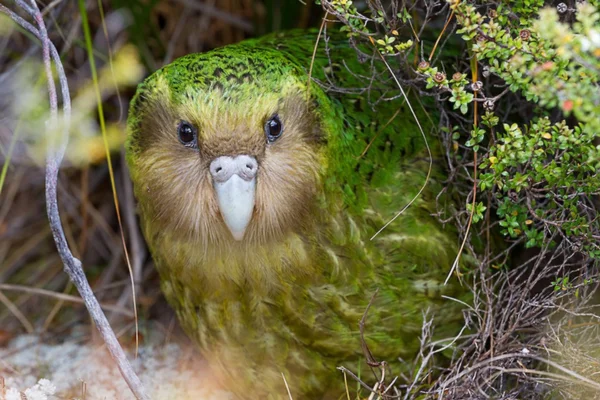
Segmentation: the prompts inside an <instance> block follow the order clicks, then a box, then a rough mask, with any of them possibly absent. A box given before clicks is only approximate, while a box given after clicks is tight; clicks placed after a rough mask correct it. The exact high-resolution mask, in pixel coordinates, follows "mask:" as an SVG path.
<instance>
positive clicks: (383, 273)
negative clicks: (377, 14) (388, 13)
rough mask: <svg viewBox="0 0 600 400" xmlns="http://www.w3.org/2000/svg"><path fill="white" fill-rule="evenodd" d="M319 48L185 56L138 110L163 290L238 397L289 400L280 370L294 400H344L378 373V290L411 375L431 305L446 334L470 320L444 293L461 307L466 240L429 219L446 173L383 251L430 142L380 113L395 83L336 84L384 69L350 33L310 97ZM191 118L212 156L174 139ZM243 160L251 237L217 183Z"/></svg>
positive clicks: (251, 47)
mask: <svg viewBox="0 0 600 400" xmlns="http://www.w3.org/2000/svg"><path fill="white" fill-rule="evenodd" d="M315 39H316V33H315V32H309V33H306V32H291V33H288V34H284V35H271V36H267V37H265V38H262V39H256V40H248V41H245V42H242V43H240V44H237V45H232V46H227V47H225V48H222V49H218V50H215V51H212V52H208V53H205V54H192V55H188V56H185V57H182V58H180V59H178V60H176V61H174V62H173V63H172V64H170V65H168V66H166V67H164V68H162V69H161V70H159V71H157V72H156V73H154V74H153V75H152V76H150V77H149V78H148V79H147V80H146V81H145V82H144V83H142V84H141V85H140V86H139V88H138V93H137V94H136V97H135V99H134V101H133V102H132V106H131V111H130V116H129V127H130V133H129V138H128V144H127V151H128V162H129V166H130V169H131V175H132V179H133V182H134V185H135V192H136V196H137V198H138V201H139V207H140V213H141V219H142V226H143V231H144V234H145V237H146V239H147V241H148V244H149V246H150V249H151V251H152V254H153V257H154V259H155V262H156V266H157V269H158V271H159V273H160V275H161V278H162V288H163V291H164V293H165V295H166V297H167V299H168V300H169V302H170V303H171V304H172V306H173V307H174V308H175V310H176V312H177V314H178V316H179V319H180V321H181V324H182V326H183V327H184V329H185V330H186V331H187V333H188V334H189V335H190V336H191V337H192V338H193V339H194V340H195V341H196V342H197V343H198V344H199V345H200V349H201V351H202V353H203V354H204V355H205V356H206V357H207V359H208V360H209V362H210V363H211V365H212V367H213V369H214V370H215V372H216V374H217V375H218V376H219V377H220V378H221V379H222V382H223V384H224V385H225V387H226V388H227V389H229V390H232V391H233V392H235V393H236V394H237V395H238V396H240V397H241V398H249V399H257V398H273V399H279V398H282V399H283V398H287V392H286V389H285V386H284V381H283V379H282V377H281V374H282V373H283V374H284V375H285V377H286V379H287V382H288V383H289V385H290V387H291V390H292V394H293V396H294V399H318V398H321V397H322V396H334V397H337V396H338V395H339V394H340V393H342V390H343V377H342V376H341V373H340V372H339V371H337V370H336V367H337V366H341V365H344V366H346V367H349V368H351V369H354V370H355V371H358V370H363V371H365V370H366V368H367V366H366V364H365V362H364V356H363V352H362V347H361V341H360V335H359V320H360V319H361V317H362V315H363V313H364V312H365V309H366V307H367V304H368V303H369V301H370V299H371V297H372V296H373V294H374V293H375V291H376V290H379V292H378V294H377V296H376V297H375V300H374V302H373V305H372V307H371V309H370V311H369V314H368V318H367V323H366V331H365V338H366V342H367V344H368V346H369V348H370V350H371V352H372V353H373V355H374V356H375V358H376V359H378V360H386V361H388V362H389V363H391V364H392V366H393V367H394V368H396V369H395V370H396V371H397V370H398V368H405V369H406V368H409V366H408V367H407V366H406V365H405V366H403V367H402V366H401V365H400V363H399V362H398V361H397V360H398V357H402V358H404V359H405V360H409V361H410V360H412V359H413V357H414V356H415V354H416V351H417V350H418V348H419V336H420V334H421V324H422V315H423V312H424V311H425V310H426V309H430V311H431V312H432V314H433V316H434V317H435V325H436V333H437V336H444V335H447V334H448V335H449V334H451V333H453V332H455V331H456V328H457V326H458V322H459V320H460V317H461V313H460V307H459V305H458V304H457V303H456V302H453V301H450V300H445V299H443V298H442V297H441V295H442V294H443V293H444V294H449V295H456V293H455V292H453V291H455V290H456V288H454V287H452V286H451V285H449V286H443V285H442V282H443V279H444V278H445V276H446V274H447V273H448V271H449V269H450V268H451V265H452V262H453V260H454V257H455V256H456V251H457V247H458V237H457V235H456V232H455V231H454V230H453V229H452V228H451V227H450V226H442V225H441V224H440V223H439V222H438V221H437V220H436V218H435V217H433V216H432V215H431V214H433V213H435V212H436V199H435V196H436V195H437V194H438V193H439V191H440V188H441V183H442V180H443V177H444V175H443V173H442V171H441V167H440V165H437V163H434V166H433V171H432V174H431V179H430V182H429V183H428V185H427V188H426V190H425V191H424V192H423V193H422V194H421V196H420V197H419V198H418V200H416V201H415V202H414V203H413V204H412V205H411V206H410V207H409V208H408V209H407V210H406V211H405V212H404V214H403V215H402V216H401V217H400V218H398V219H397V220H396V221H395V222H394V223H393V224H391V225H390V226H389V227H388V228H387V229H386V230H384V231H383V232H382V233H381V234H380V235H379V236H377V238H376V239H374V240H373V241H371V240H370V238H371V236H372V235H373V234H374V233H375V232H376V231H377V230H378V229H379V228H380V227H381V226H383V224H384V223H385V222H387V221H388V220H389V219H390V218H391V217H393V216H394V214H395V213H396V212H398V211H399V210H400V209H402V208H403V207H404V206H405V205H406V204H407V203H408V202H410V201H411V200H412V199H413V197H414V196H415V195H416V194H417V192H418V191H419V189H420V188H421V186H422V185H423V184H424V182H425V178H426V175H427V171H428V168H429V163H428V158H427V153H426V152H425V151H424V149H425V146H424V141H423V138H422V136H421V133H420V132H419V130H418V128H417V125H416V123H415V121H414V120H413V117H412V116H411V114H410V113H409V111H408V109H407V108H406V106H405V105H403V101H402V100H401V99H400V100H396V101H390V102H379V104H378V105H377V106H376V107H375V109H374V108H373V107H372V106H371V104H370V103H375V102H377V100H378V99H379V97H380V96H382V95H385V91H382V88H381V87H379V88H378V87H377V86H376V85H374V86H373V87H372V89H371V90H370V91H362V92H358V91H356V90H354V93H350V94H340V93H336V92H334V91H328V90H327V88H328V87H330V86H331V85H332V84H335V85H336V86H341V87H344V88H346V89H352V88H355V89H356V88H360V87H363V86H365V77H367V78H368V77H369V76H370V75H371V70H370V68H371V64H370V63H362V64H361V63H360V62H358V60H357V56H356V53H355V51H354V50H353V49H351V48H349V46H348V45H347V43H346V41H345V40H344V39H340V40H338V41H335V40H334V39H331V40H330V41H329V42H328V44H327V47H328V50H327V51H329V54H330V58H331V61H332V62H333V64H331V65H330V63H329V60H328V58H327V56H326V54H327V52H326V51H325V49H324V44H323V43H321V46H320V50H319V51H318V52H317V58H316V60H315V63H314V66H313V81H312V82H311V84H310V89H309V90H307V85H308V82H309V79H308V69H309V67H310V63H311V55H312V51H313V46H314V43H315ZM376 68H379V71H380V72H382V73H384V72H385V69H384V68H382V66H376ZM350 71H352V72H350ZM317 81H318V82H317ZM390 85H392V83H390ZM383 89H385V88H383ZM390 89H391V90H390V93H392V92H394V93H395V91H394V90H393V89H394V88H393V86H390ZM308 91H309V92H310V93H307V92H308ZM348 91H349V92H353V91H352V90H348ZM398 108H400V110H401V111H400V112H399V114H398V115H397V117H396V118H395V119H394V120H393V122H391V123H389V124H387V122H388V120H390V118H391V117H392V116H393V115H394V113H395V112H396V111H397V110H398ZM274 112H276V113H278V114H279V115H280V116H281V118H282V121H283V126H284V131H283V134H282V137H281V139H280V140H279V141H277V142H274V143H272V144H271V143H267V141H266V140H265V139H264V135H265V134H264V129H263V128H264V122H265V120H266V118H268V117H269V116H270V115H272V114H273V113H274ZM180 120H185V121H190V122H191V123H192V124H193V125H194V126H196V127H197V129H198V142H199V145H198V149H190V148H185V147H184V146H182V144H181V143H180V142H179V140H178V139H177V124H178V123H179V122H180ZM424 120H425V118H423V120H422V121H421V122H422V123H424ZM371 140H373V143H372V144H371V145H370V147H369V149H368V151H367V152H366V153H365V154H364V155H363V156H362V157H361V154H362V153H363V151H364V150H365V148H366V146H367V145H368V143H369V142H370V141H371ZM429 140H430V145H432V146H433V147H434V148H435V147H436V146H435V141H434V140H433V139H431V138H429ZM238 154H251V155H252V156H253V157H256V159H257V161H258V165H259V167H258V175H257V183H256V185H257V186H256V191H257V192H256V193H257V194H256V207H255V211H254V215H253V217H252V218H253V219H252V220H251V222H250V225H249V228H248V231H247V233H246V236H245V237H244V240H242V241H235V240H233V239H231V236H230V235H229V232H228V231H227V229H226V228H225V227H224V224H223V222H222V220H221V219H220V215H219V213H218V209H217V208H216V206H215V201H214V196H215V195H214V193H213V191H212V187H211V180H210V175H209V173H208V172H207V168H208V167H207V166H208V163H210V161H211V160H212V159H214V158H215V157H218V156H221V155H231V156H234V155H238ZM367 380H368V378H367Z"/></svg>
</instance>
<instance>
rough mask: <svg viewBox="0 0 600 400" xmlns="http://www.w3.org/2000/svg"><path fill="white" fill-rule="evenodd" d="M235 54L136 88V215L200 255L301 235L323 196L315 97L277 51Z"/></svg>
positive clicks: (131, 158)
mask: <svg viewBox="0 0 600 400" xmlns="http://www.w3.org/2000/svg"><path fill="white" fill-rule="evenodd" d="M242 50H243V49H242ZM242 50H240V49H238V51H236V53H235V55H234V56H232V55H230V54H228V53H227V49H223V50H221V51H219V50H217V51H213V52H210V53H206V54H192V55H189V56H186V57H182V58H180V59H178V60H176V61H175V62H173V63H171V64H169V65H167V66H166V67H164V68H162V69H160V70H158V71H157V72H155V73H154V74H153V75H151V76H150V77H149V78H148V79H146V81H145V82H144V83H142V84H141V85H140V86H139V88H138V92H137V94H136V96H135V98H134V101H133V103H132V107H131V110H130V116H129V130H130V133H129V136H128V143H127V150H128V163H129V166H130V169H131V175H132V178H133V181H134V186H135V190H136V197H137V198H138V201H139V203H140V207H141V212H142V214H145V218H148V216H150V217H151V218H152V220H153V223H154V224H156V223H159V224H161V225H162V227H163V228H164V229H166V230H169V231H173V232H175V231H176V232H177V234H178V235H182V234H186V233H187V235H189V236H190V237H193V238H194V239H196V240H200V241H202V242H203V243H205V244H207V245H211V244H218V243H264V242H268V241H271V240H277V239H278V238H280V237H282V236H285V235H286V233H288V232H289V231H290V230H292V231H298V230H301V229H302V228H303V227H305V226H306V225H307V224H310V223H311V217H310V216H311V214H312V213H311V209H312V208H313V207H314V206H315V203H316V200H317V197H318V193H319V191H320V190H322V189H320V188H321V181H322V176H323V173H324V167H325V165H326V163H325V162H324V152H323V149H324V147H325V144H326V140H325V135H324V133H323V129H322V128H321V123H320V121H319V117H318V115H319V114H318V112H317V109H318V105H317V104H318V103H317V102H316V101H314V100H313V99H312V97H311V96H308V95H307V90H311V91H315V90H317V91H318V90H320V89H318V88H310V89H309V88H308V82H307V81H306V79H305V77H306V74H305V73H303V71H301V70H299V69H298V67H297V66H296V65H294V64H292V63H290V61H289V60H288V59H285V58H283V57H282V56H281V55H279V54H278V52H277V51H275V50H270V49H263V50H260V49H255V48H253V49H248V50H247V51H242ZM302 77H304V79H303V78H302ZM183 236H186V235H183Z"/></svg>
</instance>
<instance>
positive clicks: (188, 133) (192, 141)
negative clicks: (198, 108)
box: [177, 121, 198, 147]
mask: <svg viewBox="0 0 600 400" xmlns="http://www.w3.org/2000/svg"><path fill="white" fill-rule="evenodd" d="M177 135H178V136H179V141H180V142H181V143H183V145H184V146H185V147H197V146H198V139H197V137H196V129H195V128H194V127H193V126H192V124H190V123H189V122H186V121H181V122H180V123H179V126H178V127H177Z"/></svg>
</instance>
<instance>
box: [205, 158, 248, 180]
mask: <svg viewBox="0 0 600 400" xmlns="http://www.w3.org/2000/svg"><path fill="white" fill-rule="evenodd" d="M209 169H210V174H211V175H212V177H213V179H214V181H215V182H226V181H227V180H229V178H231V177H232V176H233V175H238V176H239V177H240V178H242V179H244V180H247V181H249V180H251V179H254V176H255V175H256V171H257V169H258V163H257V162H256V159H255V158H254V157H250V156H246V155H240V156H237V157H234V158H232V157H228V156H222V157H218V158H215V159H214V160H213V161H212V162H211V163H210V168H209Z"/></svg>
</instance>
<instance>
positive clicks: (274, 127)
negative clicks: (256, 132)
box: [265, 114, 283, 143]
mask: <svg viewBox="0 0 600 400" xmlns="http://www.w3.org/2000/svg"><path fill="white" fill-rule="evenodd" d="M282 133H283V125H282V124H281V120H280V119H279V115H277V114H275V115H273V116H272V117H271V118H269V120H268V121H267V123H266V124H265V134H266V135H267V141H268V142H269V143H273V142H274V141H276V140H277V139H279V137H280V136H281V134H282Z"/></svg>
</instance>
